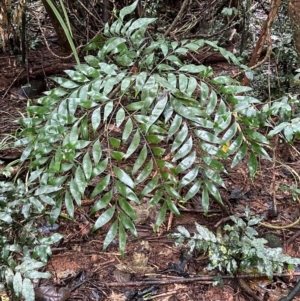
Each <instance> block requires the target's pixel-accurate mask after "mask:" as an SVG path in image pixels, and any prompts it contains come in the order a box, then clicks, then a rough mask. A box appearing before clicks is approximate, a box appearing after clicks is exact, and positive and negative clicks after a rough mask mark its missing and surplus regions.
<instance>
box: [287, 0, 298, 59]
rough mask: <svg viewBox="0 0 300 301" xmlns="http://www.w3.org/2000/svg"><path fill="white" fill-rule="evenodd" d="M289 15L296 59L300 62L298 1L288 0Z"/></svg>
mask: <svg viewBox="0 0 300 301" xmlns="http://www.w3.org/2000/svg"><path fill="white" fill-rule="evenodd" d="M289 14H290V18H291V23H292V28H293V34H294V43H295V47H296V51H297V54H298V59H299V60H300V0H290V3H289Z"/></svg>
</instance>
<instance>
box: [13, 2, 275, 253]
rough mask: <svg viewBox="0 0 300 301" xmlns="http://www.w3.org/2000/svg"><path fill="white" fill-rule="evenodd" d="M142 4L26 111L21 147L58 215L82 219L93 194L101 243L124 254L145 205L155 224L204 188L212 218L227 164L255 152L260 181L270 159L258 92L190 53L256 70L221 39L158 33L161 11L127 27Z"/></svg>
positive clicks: (252, 164) (33, 178) (124, 13)
mask: <svg viewBox="0 0 300 301" xmlns="http://www.w3.org/2000/svg"><path fill="white" fill-rule="evenodd" d="M136 5H137V1H135V2H134V3H133V4H132V5H130V6H128V7H125V8H123V9H122V10H121V11H120V13H119V16H118V19H117V20H116V21H115V22H114V23H112V24H111V25H106V26H105V29H104V33H103V34H101V35H98V36H96V37H95V38H94V39H93V40H92V41H91V43H90V44H89V45H88V46H87V47H86V50H89V52H90V53H94V55H92V54H90V55H87V56H85V58H84V59H85V63H82V64H79V65H77V66H75V69H74V70H66V71H65V73H66V75H67V76H66V77H53V78H52V79H53V80H54V81H55V82H56V83H57V85H58V86H57V87H56V88H54V89H52V90H51V91H48V92H46V93H45V96H43V97H41V98H39V99H37V100H35V102H32V103H31V104H30V105H29V106H28V107H27V116H26V117H24V118H22V119H21V120H20V123H21V125H22V127H23V130H22V131H21V133H20V138H19V140H18V141H17V142H16V143H15V146H19V147H23V148H24V151H23V154H22V157H21V161H22V162H25V161H26V162H28V167H29V171H28V172H29V174H28V178H29V179H30V183H32V185H33V188H32V189H38V190H39V191H40V193H39V194H35V202H37V203H40V204H44V202H45V199H46V201H47V202H46V203H47V204H48V208H49V210H50V222H51V223H52V224H53V223H54V222H55V220H56V219H57V218H58V216H59V215H60V213H61V209H62V206H63V205H64V207H65V209H66V211H67V213H68V215H69V216H70V218H74V212H75V207H76V206H80V205H81V203H82V200H83V199H86V198H89V199H91V200H94V205H93V207H92V208H91V210H90V212H89V213H90V215H91V216H92V217H93V216H95V215H97V218H96V219H95V224H94V227H93V231H96V230H97V229H100V228H101V227H103V226H104V225H106V226H107V227H108V231H107V233H106V236H105V239H104V243H103V248H104V249H106V248H107V247H108V245H109V244H110V243H111V242H112V241H113V239H114V238H115V237H116V236H118V239H119V247H120V250H121V253H122V254H124V250H125V245H126V231H127V230H128V231H129V232H130V233H131V234H132V235H134V236H137V231H136V227H135V224H136V222H137V216H136V208H137V207H138V206H142V205H143V206H144V205H146V207H148V208H150V207H154V206H156V208H157V210H158V213H157V218H156V221H155V229H157V228H158V227H159V226H160V225H161V224H162V223H163V221H164V220H165V217H166V214H167V212H168V211H171V212H172V213H174V214H175V215H179V209H178V206H179V205H180V204H185V203H186V202H188V201H189V200H191V199H192V198H193V197H194V196H195V195H199V194H200V195H201V205H202V207H203V210H204V212H205V213H207V212H208V210H209V205H210V200H211V199H215V200H216V201H217V202H218V203H219V204H220V206H223V207H224V204H223V202H222V198H221V196H220V193H219V189H220V187H225V184H224V182H223V179H222V177H221V174H222V173H226V172H227V171H226V169H225V167H224V165H223V163H222V162H224V161H225V160H230V161H231V167H234V166H236V165H237V164H239V162H241V160H243V159H246V160H247V161H248V167H249V174H250V177H251V178H252V179H253V178H254V176H255V173H256V171H257V167H258V160H257V157H258V156H263V157H265V158H267V159H268V160H271V159H270V157H269V154H268V152H267V149H268V148H269V147H270V142H269V140H268V139H267V138H266V137H265V136H264V135H263V134H261V133H260V132H259V127H260V126H261V122H260V115H259V111H258V109H257V108H256V107H255V105H256V104H259V103H260V102H259V100H258V99H256V98H254V97H251V96H248V95H247V93H248V92H249V91H251V88H249V87H244V86H240V84H239V82H237V81H236V80H234V79H232V78H230V77H228V76H222V75H220V76H215V75H214V72H213V70H212V68H210V67H207V66H204V65H198V64H193V63H190V62H189V61H188V60H187V57H188V56H187V54H188V53H193V52H197V51H198V50H199V49H201V47H203V46H209V47H211V48H212V49H214V50H215V51H218V52H220V53H222V55H223V56H224V57H225V58H227V59H228V61H229V62H231V63H234V64H236V65H238V66H240V67H241V68H246V67H244V66H242V65H240V63H239V61H238V60H237V59H236V57H235V56H234V55H233V54H232V53H231V52H228V51H226V50H225V49H223V48H221V47H219V46H218V45H217V43H215V42H211V41H206V40H182V41H180V42H179V41H171V40H169V39H166V38H164V37H160V36H151V30H148V29H149V28H150V29H151V26H152V24H153V23H154V22H155V21H156V19H155V18H140V19H137V20H130V19H129V21H126V22H125V20H124V18H125V17H128V15H129V14H130V13H132V12H133V11H134V9H135V7H136ZM34 185H35V186H34ZM41 192H42V193H41ZM41 195H43V198H42V197H41Z"/></svg>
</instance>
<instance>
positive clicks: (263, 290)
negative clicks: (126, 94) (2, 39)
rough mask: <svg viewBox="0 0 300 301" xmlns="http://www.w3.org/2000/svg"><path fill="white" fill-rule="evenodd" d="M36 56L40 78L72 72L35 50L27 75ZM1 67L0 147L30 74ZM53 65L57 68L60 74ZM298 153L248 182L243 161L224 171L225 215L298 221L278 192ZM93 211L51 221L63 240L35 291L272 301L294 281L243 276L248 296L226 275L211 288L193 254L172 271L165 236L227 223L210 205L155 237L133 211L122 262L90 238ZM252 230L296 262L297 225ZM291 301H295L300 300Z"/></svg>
mask: <svg viewBox="0 0 300 301" xmlns="http://www.w3.org/2000/svg"><path fill="white" fill-rule="evenodd" d="M58 49H59V48H58ZM41 52H43V56H44V57H48V59H47V61H45V59H43V61H44V62H46V63H47V64H48V67H47V66H44V67H43V70H44V71H43V73H44V72H45V69H47V68H48V71H47V70H46V73H45V75H47V76H49V75H52V74H57V75H59V73H61V71H62V70H63V69H67V68H71V66H72V64H75V63H74V62H72V61H71V60H69V61H68V62H64V63H61V64H57V61H56V63H53V61H51V57H50V58H49V53H48V52H47V50H46V49H44V48H40V49H39V50H37V51H31V52H30V56H29V58H31V59H30V64H31V67H32V68H35V67H36V66H35V65H34V64H35V63H34V62H36V63H37V60H36V59H35V58H36V57H39V56H40V53H41ZM0 61H1V62H2V63H1V66H0V68H1V72H0V74H2V79H1V78H0V97H1V108H0V135H1V137H0V141H1V139H3V137H4V135H5V134H12V135H15V134H16V132H17V130H18V127H19V126H18V124H17V122H16V120H17V119H18V118H19V117H20V116H21V114H26V104H27V100H26V99H24V98H23V99H22V98H20V97H19V95H18V94H17V93H16V91H17V90H18V89H19V88H20V87H21V85H22V84H25V83H26V81H27V75H28V74H27V71H26V70H25V69H24V68H22V67H15V66H16V65H17V64H15V62H16V61H17V59H16V57H12V56H11V57H8V56H4V55H1V56H0ZM4 62H6V63H4ZM54 65H55V66H56V68H54V67H53V66H54ZM57 66H61V68H63V69H60V70H59V69H57ZM212 67H213V69H214V68H217V69H219V70H229V72H230V66H229V65H227V64H225V63H224V62H222V63H220V64H218V65H216V66H212ZM36 70H40V69H39V68H36ZM39 72H40V71H38V72H37V73H36V74H34V75H33V76H32V74H29V77H33V78H39V77H41V76H42V73H39ZM4 74H6V76H4ZM299 148H300V144H297V143H295V144H294V145H293V147H292V146H290V145H288V144H285V143H280V141H278V142H277V145H276V147H275V148H274V150H270V156H271V157H272V158H275V162H269V161H267V160H266V159H260V161H259V168H258V172H257V175H256V177H255V180H254V182H252V181H251V180H250V178H249V175H248V172H247V166H246V162H242V163H241V164H239V165H238V166H237V167H236V168H234V169H230V166H227V168H228V174H227V175H226V176H225V175H224V178H223V180H224V182H225V184H226V187H227V189H223V188H222V189H221V190H220V192H221V196H222V199H223V201H224V203H225V204H226V205H227V206H228V208H229V210H230V212H231V213H232V214H233V215H239V216H241V215H242V214H243V213H244V212H245V208H246V206H248V207H249V208H250V210H251V215H253V216H256V215H258V216H263V217H264V222H266V223H268V224H270V225H278V226H284V225H288V224H291V223H293V222H295V221H296V220H297V219H298V217H299V213H300V204H299V202H297V200H293V198H292V196H291V193H290V192H286V191H283V190H281V189H280V188H281V187H283V186H287V187H292V185H293V184H294V174H300V161H299V160H300V156H299V152H298V150H299ZM19 156H20V152H19V151H18V150H15V149H6V150H3V149H2V150H0V160H2V162H4V163H3V165H5V164H7V162H8V161H10V160H14V159H16V158H18V157H19ZM225 165H226V162H225ZM274 202H276V206H277V208H278V213H279V214H278V215H277V216H273V217H272V214H270V213H272V208H273V207H274ZM92 206H93V203H92V202H90V201H89V200H87V201H84V202H83V205H82V207H81V208H77V209H76V214H75V221H69V220H67V219H62V218H60V219H59V220H58V221H57V224H58V226H59V228H58V229H57V230H55V231H57V232H59V233H61V234H63V235H64V239H63V240H62V241H61V242H60V243H59V244H58V245H56V246H53V256H52V258H51V260H50V262H49V264H48V266H47V270H49V271H50V272H51V273H52V276H53V277H52V278H51V279H50V280H48V281H47V282H45V281H43V282H41V284H42V285H50V286H51V285H54V286H57V287H67V286H68V287H70V286H72V283H73V284H74V282H76V281H78V278H80V279H81V280H82V281H83V283H82V284H81V285H79V286H78V288H77V289H74V290H73V291H72V293H71V295H70V297H69V298H68V299H67V300H99V301H100V300H114V301H116V300H169V301H175V300H180V301H184V300H186V301H189V300H197V301H200V300H205V301H208V300H212V301H217V300H224V301H225V300H228V301H229V300H240V301H243V300H254V297H253V295H251V294H250V295H249V289H250V291H251V292H252V294H254V295H255V296H257V298H260V300H264V301H275V300H278V299H279V298H281V297H282V296H285V295H287V294H288V293H289V291H290V290H291V288H292V287H293V286H294V285H295V282H296V281H297V277H296V276H295V277H293V276H292V274H291V275H290V277H289V278H287V277H279V276H275V277H274V278H273V279H271V280H269V279H267V278H247V277H246V278H243V280H244V283H246V289H245V286H244V288H243V289H242V288H241V286H240V285H239V282H238V281H237V279H234V278H233V277H230V276H228V275H223V276H226V277H224V279H223V285H222V286H220V285H219V286H213V281H214V278H213V277H214V276H216V275H217V272H216V271H207V270H206V266H207V264H208V259H207V257H201V256H198V254H194V255H195V256H193V257H191V258H189V259H188V262H187V264H186V266H185V267H184V273H181V274H180V272H179V271H178V270H177V271H176V269H173V270H172V269H170V267H172V266H173V267H174V264H175V265H176V264H177V265H178V264H180V263H181V260H182V258H181V254H182V252H183V251H184V250H183V249H179V248H176V247H175V246H174V240H173V239H170V238H168V236H167V235H168V234H169V233H174V232H176V230H177V227H178V226H184V227H185V228H186V229H188V230H189V231H190V233H193V232H195V222H197V223H198V224H200V225H202V226H205V227H207V228H209V229H211V230H212V231H215V230H216V226H217V225H225V224H226V223H228V219H227V218H226V217H227V216H226V214H225V213H224V212H222V210H221V209H220V207H219V206H218V204H217V203H216V202H214V201H213V200H211V205H210V211H209V213H208V215H207V216H205V215H204V214H203V211H202V210H201V205H200V202H199V199H198V198H197V196H196V197H195V198H194V199H193V200H192V201H191V202H189V203H188V204H186V206H185V208H182V211H181V216H180V217H171V216H167V219H166V223H165V224H164V225H163V226H162V227H161V228H160V229H159V231H158V232H157V233H155V232H154V231H153V223H154V222H155V220H154V216H155V212H154V213H153V214H151V212H150V213H149V211H147V210H146V208H143V207H141V208H139V209H140V212H141V215H143V216H144V218H143V219H141V220H140V223H139V224H138V225H136V228H137V232H138V234H139V239H136V238H134V237H132V236H130V235H129V236H128V242H127V247H126V254H125V258H124V259H122V258H121V255H120V253H119V250H118V244H117V242H113V243H112V244H111V245H110V246H109V247H108V249H107V250H106V252H103V251H102V246H103V240H104V238H105V234H106V233H105V228H103V229H101V230H100V231H98V232H96V233H91V232H90V229H91V228H92V226H93V219H92V218H91V217H90V216H89V211H90V209H91V207H92ZM93 218H94V217H93ZM168 222H169V225H170V229H168ZM42 226H43V225H42ZM257 231H258V232H259V235H260V236H261V237H262V236H264V235H265V234H268V233H272V234H274V235H275V236H276V237H278V239H279V242H280V245H281V246H282V248H283V250H284V252H285V253H286V254H288V255H290V256H293V257H300V251H299V240H300V225H295V226H293V227H291V228H287V229H281V230H275V229H271V228H268V227H264V226H259V227H257ZM43 235H45V236H46V235H48V234H46V233H45V234H43ZM298 237H299V238H298ZM168 269H169V271H166V270H168ZM147 290H149V294H148V296H147V297H145V296H144V297H142V295H139V292H140V293H141V294H142V293H143V292H144V293H145V292H146V291H147ZM125 296H127V299H126V297H125ZM55 300H59V299H55ZM62 300H65V299H62ZM257 300H259V299H257ZM294 300H300V297H298V298H295V299H294Z"/></svg>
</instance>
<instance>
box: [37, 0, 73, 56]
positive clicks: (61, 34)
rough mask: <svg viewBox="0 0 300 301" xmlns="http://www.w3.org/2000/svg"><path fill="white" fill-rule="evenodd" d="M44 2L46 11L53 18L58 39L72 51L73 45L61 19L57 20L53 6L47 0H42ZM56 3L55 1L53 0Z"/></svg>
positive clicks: (64, 46)
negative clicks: (71, 45) (61, 23)
mask: <svg viewBox="0 0 300 301" xmlns="http://www.w3.org/2000/svg"><path fill="white" fill-rule="evenodd" d="M42 3H43V5H44V7H45V9H46V12H47V13H48V15H49V18H50V20H51V23H52V25H53V27H54V30H55V32H56V34H57V37H58V40H59V42H60V44H61V46H62V47H63V48H64V49H65V50H66V51H68V52H71V51H72V50H71V47H70V44H69V42H68V39H67V36H66V34H65V32H64V30H63V28H62V26H61V25H60V23H59V21H58V20H57V18H56V16H55V14H54V12H53V10H52V9H51V7H50V6H49V4H48V2H47V0H42ZM53 3H54V2H53Z"/></svg>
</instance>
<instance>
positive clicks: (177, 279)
mask: <svg viewBox="0 0 300 301" xmlns="http://www.w3.org/2000/svg"><path fill="white" fill-rule="evenodd" d="M273 276H274V277H290V276H291V275H290V274H288V273H284V274H277V273H276V274H273ZM293 276H300V273H294V274H293ZM215 277H216V275H214V276H201V277H191V278H182V277H174V278H173V279H168V280H149V281H147V280H144V281H135V282H134V281H128V282H100V283H98V284H97V285H98V286H100V287H128V286H131V287H139V286H145V285H168V284H174V283H193V282H203V281H215V280H216V279H215ZM220 277H221V278H222V279H236V278H237V277H238V279H255V278H261V277H267V276H266V275H238V276H237V277H236V276H230V275H226V276H220Z"/></svg>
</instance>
